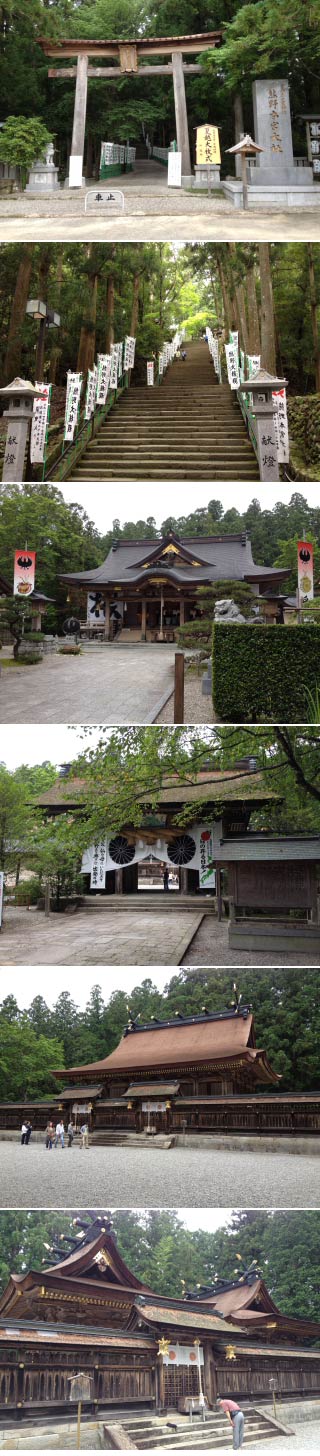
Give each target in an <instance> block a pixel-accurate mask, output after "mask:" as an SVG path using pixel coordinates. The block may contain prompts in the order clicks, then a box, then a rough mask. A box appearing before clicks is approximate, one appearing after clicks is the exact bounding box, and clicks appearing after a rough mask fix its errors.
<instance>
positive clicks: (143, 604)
mask: <svg viewBox="0 0 320 1456" xmlns="http://www.w3.org/2000/svg"><path fill="white" fill-rule="evenodd" d="M146 631H147V603H146V598H145V597H142V602H141V642H145V640H146Z"/></svg>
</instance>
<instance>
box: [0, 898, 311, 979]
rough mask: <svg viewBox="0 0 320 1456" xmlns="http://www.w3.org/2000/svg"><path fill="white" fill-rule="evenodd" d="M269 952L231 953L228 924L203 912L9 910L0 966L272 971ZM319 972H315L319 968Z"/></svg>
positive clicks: (294, 962) (292, 962)
mask: <svg viewBox="0 0 320 1456" xmlns="http://www.w3.org/2000/svg"><path fill="white" fill-rule="evenodd" d="M274 964H275V957H274V954H273V957H270V956H269V955H268V954H267V953H263V952H259V956H257V953H252V954H251V953H249V951H241V953H240V952H237V951H231V950H230V949H229V945H228V922H227V921H226V920H223V921H221V923H220V924H219V922H218V920H216V918H215V916H213V915H204V914H203V910H202V911H199V912H197V911H186V910H185V909H181V910H179V909H178V908H177V910H170V914H168V912H167V911H166V912H165V911H164V910H163V912H162V910H161V909H159V910H155V911H151V910H146V909H145V908H144V907H143V908H140V907H139V906H137V908H132V910H131V909H130V910H121V909H119V910H118V909H117V910H107V909H102V910H101V909H99V910H96V911H95V910H94V909H91V908H90V909H84V910H78V911H77V912H76V914H74V915H68V914H62V915H56V914H52V915H51V916H50V919H46V917H45V916H44V914H43V912H41V911H37V910H30V911H28V910H26V909H22V908H21V909H20V908H19V909H18V907H16V908H15V909H13V908H12V907H11V906H6V908H5V916H4V921H3V928H2V933H1V935H0V965H3V966H20V965H28V966H30V965H31V966H32V965H37V966H39V965H44V966H51V965H55V966H77V965H78V966H108V965H110V966H178V965H183V966H186V967H190V970H191V968H192V966H203V967H204V969H208V968H210V966H211V967H212V968H216V969H219V968H220V967H222V966H227V967H230V968H231V969H232V967H233V966H260V967H263V966H273V965H274ZM313 964H314V962H313V960H312V959H311V957H310V956H308V955H305V956H303V955H301V954H299V955H296V956H294V955H292V951H290V952H289V953H288V956H285V955H284V954H283V953H282V954H281V955H277V957H276V965H277V966H304V965H311V966H312V965H313ZM315 969H317V968H316V967H315Z"/></svg>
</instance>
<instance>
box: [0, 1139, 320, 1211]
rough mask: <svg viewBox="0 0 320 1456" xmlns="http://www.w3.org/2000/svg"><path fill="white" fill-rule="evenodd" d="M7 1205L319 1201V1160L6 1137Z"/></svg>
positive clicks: (1, 1153)
mask: <svg viewBox="0 0 320 1456" xmlns="http://www.w3.org/2000/svg"><path fill="white" fill-rule="evenodd" d="M0 1159H1V1204H2V1207H3V1208H39V1206H42V1207H47V1208H63V1207H70V1206H72V1207H73V1208H75V1207H77V1206H78V1207H79V1208H87V1207H88V1201H89V1203H90V1207H91V1206H92V1207H96V1208H104V1207H106V1206H108V1207H109V1206H110V1207H116V1208H121V1207H122V1208H124V1207H125V1208H130V1207H135V1206H142V1207H146V1208H147V1207H150V1208H163V1207H165V1206H168V1207H174V1208H179V1207H188V1208H192V1207H195V1208H201V1207H202V1206H203V1202H204V1197H205V1201H206V1204H207V1205H208V1206H210V1207H217V1208H219V1207H222V1208H227V1207H230V1205H232V1206H233V1207H235V1208H236V1207H241V1206H242V1207H243V1206H244V1207H246V1208H259V1207H265V1208H266V1207H270V1205H271V1206H272V1207H273V1208H277V1207H278V1208H282V1207H283V1204H284V1202H285V1204H286V1207H288V1208H306V1207H308V1206H313V1207H319V1206H320V1160H319V1159H318V1158H314V1157H304V1156H303V1155H300V1156H295V1154H294V1153H282V1152H281V1151H280V1152H277V1153H275V1154H274V1155H273V1154H272V1153H268V1156H267V1157H266V1156H265V1155H264V1154H263V1153H259V1152H254V1153H247V1152H244V1151H242V1150H239V1152H238V1151H237V1150H236V1151H235V1152H232V1151H229V1150H228V1152H226V1151H225V1150H224V1149H223V1150H222V1151H218V1150H217V1149H214V1150H213V1151H211V1149H208V1148H199V1147H197V1148H180V1147H179V1148H171V1149H170V1150H168V1151H162V1150H161V1149H160V1148H154V1149H152V1148H151V1149H150V1148H145V1149H141V1148H140V1149H139V1150H138V1149H135V1148H126V1147H105V1148H103V1147H102V1148H101V1147H90V1148H89V1149H88V1150H86V1149H85V1148H84V1149H81V1148H76V1147H73V1148H72V1149H69V1148H66V1147H65V1148H64V1149H63V1150H62V1148H56V1149H54V1148H53V1149H52V1152H49V1151H48V1152H47V1151H46V1148H45V1146H44V1142H43V1144H42V1143H32V1141H31V1143H30V1144H29V1147H21V1145H20V1143H14V1142H1V1143H0Z"/></svg>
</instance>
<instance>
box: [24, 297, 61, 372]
mask: <svg viewBox="0 0 320 1456" xmlns="http://www.w3.org/2000/svg"><path fill="white" fill-rule="evenodd" d="M26 313H27V314H29V316H30V317H31V318H34V319H38V320H39V333H38V343H37V354H36V365H35V373H36V379H38V380H42V375H43V368H44V350H45V340H46V329H47V328H48V329H58V328H59V327H60V314H59V313H55V311H54V309H53V308H48V304H47V303H44V302H43V299H42V298H28V303H27V307H26Z"/></svg>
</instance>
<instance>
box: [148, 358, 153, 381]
mask: <svg viewBox="0 0 320 1456" xmlns="http://www.w3.org/2000/svg"><path fill="white" fill-rule="evenodd" d="M147 384H154V363H153V359H148V363H147Z"/></svg>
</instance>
